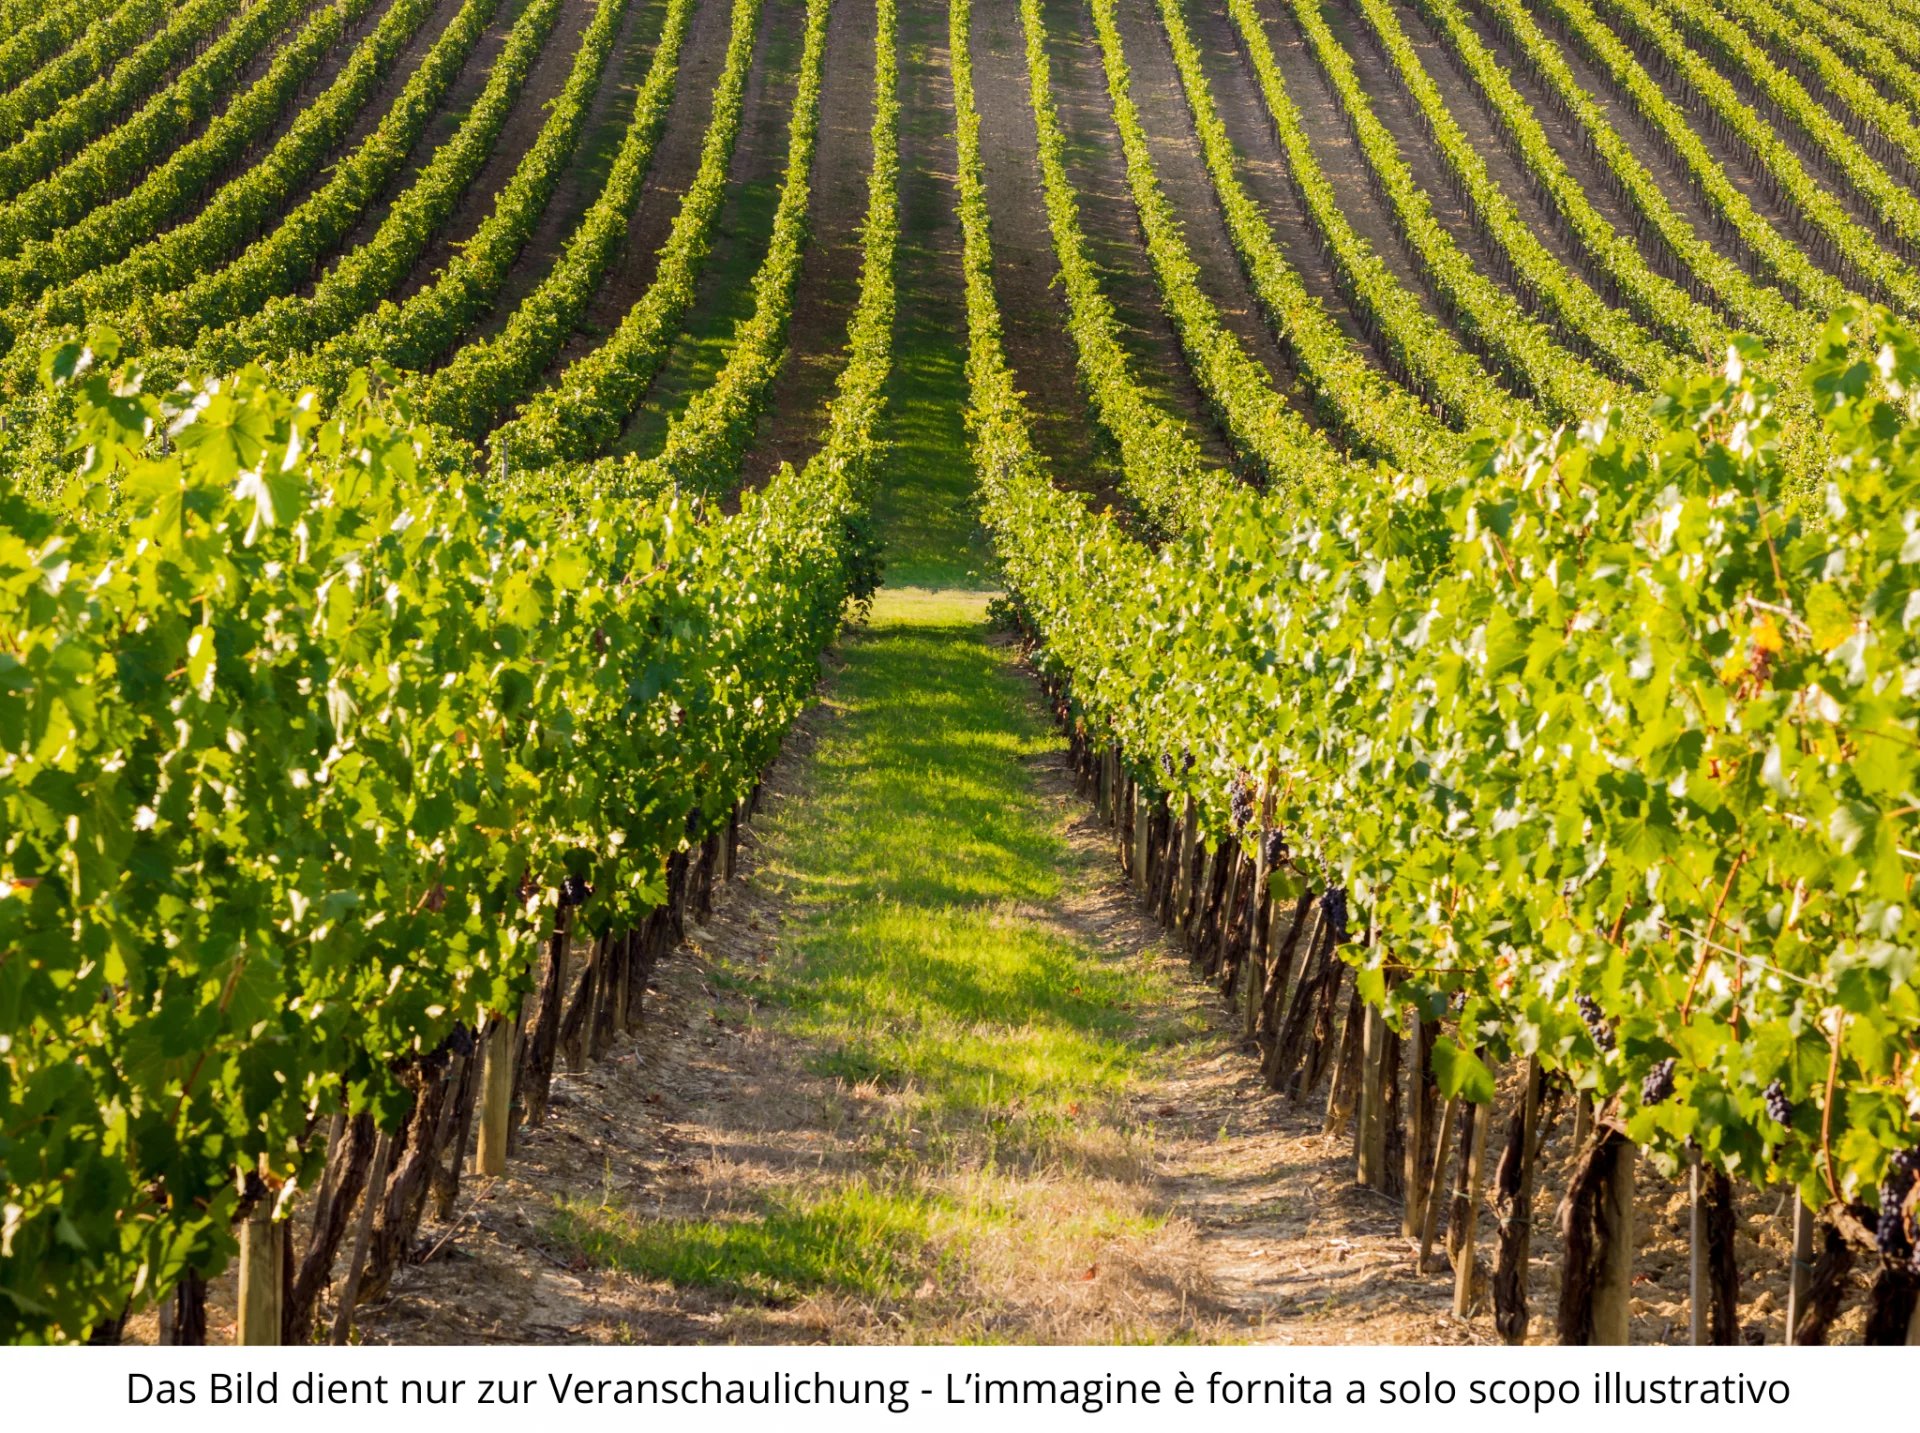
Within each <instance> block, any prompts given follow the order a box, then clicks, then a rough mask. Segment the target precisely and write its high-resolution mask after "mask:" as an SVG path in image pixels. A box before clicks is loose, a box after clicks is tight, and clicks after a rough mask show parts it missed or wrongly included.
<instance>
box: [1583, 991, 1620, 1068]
mask: <svg viewBox="0 0 1920 1433" xmlns="http://www.w3.org/2000/svg"><path fill="white" fill-rule="evenodd" d="M1573 1003H1574V1004H1575V1005H1577V1006H1579V1007H1580V1018H1581V1020H1583V1021H1584V1022H1585V1023H1586V1027H1587V1034H1589V1035H1591V1036H1592V1037H1593V1043H1594V1045H1595V1047H1596V1048H1598V1049H1599V1050H1600V1051H1601V1052H1602V1053H1603V1054H1604V1053H1605V1052H1607V1051H1609V1050H1611V1049H1613V1047H1614V1038H1613V1027H1612V1026H1611V1025H1609V1024H1608V1023H1607V1017H1606V1016H1605V1015H1603V1014H1601V1012H1600V1002H1599V1001H1597V1000H1595V999H1594V998H1593V997H1592V996H1591V995H1576V996H1574V998H1573Z"/></svg>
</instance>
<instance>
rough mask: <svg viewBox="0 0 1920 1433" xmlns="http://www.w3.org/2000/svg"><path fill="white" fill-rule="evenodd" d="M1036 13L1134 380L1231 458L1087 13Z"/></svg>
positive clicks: (1069, 153) (1209, 446)
mask: <svg viewBox="0 0 1920 1433" xmlns="http://www.w3.org/2000/svg"><path fill="white" fill-rule="evenodd" d="M1040 13H1041V16H1042V18H1043V19H1044V21H1045V23H1046V28H1047V60H1048V76H1049V82H1050V83H1051V84H1052V86H1053V100H1054V105H1055V108H1056V109H1057V111H1058V113H1059V122H1060V129H1061V133H1062V134H1063V135H1064V136H1065V137H1066V146H1065V148H1066V171H1067V178H1068V181H1069V182H1070V183H1071V184H1072V186H1073V192H1074V196H1075V198H1076V200H1077V202H1078V205H1079V209H1080V227H1081V229H1082V230H1083V231H1084V232H1085V234H1086V236H1087V247H1088V251H1089V252H1090V253H1091V254H1092V256H1093V261H1094V263H1095V264H1096V265H1098V266H1099V269H1100V276H1101V288H1102V289H1103V290H1104V292H1105V293H1106V296H1107V300H1108V302H1109V303H1111V304H1112V305H1113V313H1114V317H1115V319H1116V320H1117V321H1118V324H1119V328H1120V339H1121V342H1122V344H1124V345H1125V347H1126V350H1127V354H1128V356H1129V358H1130V359H1131V367H1132V371H1133V377H1134V381H1135V382H1136V383H1138V384H1139V385H1140V387H1141V388H1142V389H1144V390H1145V391H1146V393H1147V394H1148V395H1149V396H1150V397H1151V398H1152V399H1153V400H1154V401H1155V402H1156V403H1157V404H1158V405H1159V406H1160V407H1161V408H1163V409H1165V410H1166V411H1168V412H1169V413H1172V414H1173V415H1175V416H1176V417H1178V418H1181V419H1183V420H1184V422H1185V427H1186V430H1187V432H1188V434H1189V435H1190V436H1191V437H1192V438H1193V439H1194V440H1195V441H1196V442H1197V443H1198V444H1199V445H1200V450H1201V452H1203V453H1204V454H1205V455H1206V457H1207V458H1208V460H1209V461H1210V462H1212V463H1213V464H1214V465H1215V466H1217V467H1228V466H1231V465H1232V463H1233V452H1232V449H1231V447H1230V446H1229V444H1228V442H1227V440H1226V438H1225V436H1224V435H1223V434H1222V432H1221V431H1220V429H1219V427H1218V425H1217V424H1216V422H1215V420H1214V415H1213V413H1212V411H1211V406H1210V405H1209V404H1208V402H1207V399H1206V395H1205V394H1203V393H1202V392H1201V391H1200V386H1199V385H1198V384H1197V383H1196V382H1195V381H1194V378H1193V374H1192V371H1191V370H1190V369H1189V368H1188V366H1187V362H1186V358H1185V356H1184V354H1183V353H1182V351H1181V348H1180V337H1179V335H1178V333H1176V332H1175V330H1174V327H1173V321H1172V319H1171V318H1170V317H1169V316H1168V314H1167V312H1166V308H1165V305H1164V304H1163V303H1162V301H1161V297H1160V282H1159V280H1158V279H1157V278H1156V277H1155V276H1154V272H1153V266H1152V263H1151V262H1150V261H1149V259H1148V258H1147V252H1146V248H1145V245H1144V243H1143V242H1142V239H1141V236H1140V226H1139V215H1138V212H1137V211H1136V210H1135V208H1134V204H1133V192H1132V190H1131V189H1130V188H1129V187H1128V184H1127V168H1126V158H1125V156H1124V155H1123V154H1122V153H1121V151H1120V136H1119V133H1118V132H1117V131H1116V130H1115V128H1114V124H1113V112H1112V106H1111V102H1110V101H1109V99H1108V95H1107V76H1106V69H1105V66H1104V65H1102V63H1101V59H1100V46H1099V42H1098V40H1097V39H1096V38H1095V36H1094V34H1093V17H1092V16H1091V15H1089V14H1088V13H1087V7H1086V5H1085V4H1084V3H1083V0H1048V3H1043V4H1042V5H1041V7H1040Z"/></svg>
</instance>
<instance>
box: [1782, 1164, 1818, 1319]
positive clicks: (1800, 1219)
mask: <svg viewBox="0 0 1920 1433" xmlns="http://www.w3.org/2000/svg"><path fill="white" fill-rule="evenodd" d="M1812 1273H1813V1211H1812V1210H1811V1209H1809V1208H1807V1206H1806V1202H1805V1201H1804V1200H1802V1199H1801V1198H1799V1196H1797V1195H1796V1196H1795V1197H1794V1201H1793V1265H1792V1268H1791V1270H1790V1272H1789V1275H1788V1282H1787V1336H1786V1339H1785V1340H1784V1341H1785V1342H1786V1343H1789V1344H1791V1343H1794V1342H1795V1341H1796V1339H1795V1330H1797V1329H1798V1328H1799V1327H1800V1318H1801V1316H1802V1315H1803V1314H1804V1313H1806V1310H1807V1280H1808V1278H1809V1277H1810V1276H1811V1275H1812Z"/></svg>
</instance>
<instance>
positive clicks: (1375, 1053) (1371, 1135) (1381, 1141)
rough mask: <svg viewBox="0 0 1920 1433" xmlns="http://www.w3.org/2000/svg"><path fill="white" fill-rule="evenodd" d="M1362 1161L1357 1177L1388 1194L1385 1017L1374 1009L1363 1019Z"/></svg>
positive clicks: (1360, 1128)
mask: <svg viewBox="0 0 1920 1433" xmlns="http://www.w3.org/2000/svg"><path fill="white" fill-rule="evenodd" d="M1360 1041H1361V1049H1360V1127H1359V1130H1358V1131H1357V1133H1358V1135H1359V1139H1358V1141H1357V1143H1358V1148H1359V1158H1358V1159H1357V1160H1356V1161H1355V1175H1356V1177H1357V1178H1358V1179H1359V1181H1360V1183H1361V1184H1362V1185H1364V1186H1365V1187H1366V1188H1368V1189H1377V1190H1379V1191H1380V1192H1381V1193H1382V1194H1384V1193H1386V1192H1387V1120H1386V1105H1385V1096H1386V1070H1385V1068H1384V1063H1385V1060H1386V1048H1387V1021H1386V1017H1385V1016H1384V1015H1382V1014H1381V1013H1380V1012H1379V1011H1378V1010H1376V1009H1375V1008H1374V1007H1373V1006H1372V1005H1368V1006H1366V1007H1365V1013H1364V1014H1363V1015H1362V1016H1361V1032H1360Z"/></svg>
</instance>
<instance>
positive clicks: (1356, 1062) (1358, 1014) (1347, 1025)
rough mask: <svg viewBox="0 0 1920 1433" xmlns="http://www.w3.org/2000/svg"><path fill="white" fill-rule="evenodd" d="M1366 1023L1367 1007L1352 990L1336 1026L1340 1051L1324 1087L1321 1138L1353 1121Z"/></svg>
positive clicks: (1358, 1090) (1358, 993)
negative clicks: (1342, 1019) (1339, 1024)
mask: <svg viewBox="0 0 1920 1433" xmlns="http://www.w3.org/2000/svg"><path fill="white" fill-rule="evenodd" d="M1366 1023H1367V1005H1366V1002H1365V1001H1364V1000H1362V999H1361V998H1360V992H1359V991H1358V990H1355V991H1354V992H1353V993H1352V994H1350V995H1349V996H1348V997H1347V1018H1346V1019H1345V1020H1344V1021H1343V1022H1342V1023H1341V1026H1340V1049H1339V1053H1338V1055H1337V1057H1336V1058H1335V1060H1334V1064H1333V1079H1332V1080H1331V1081H1329V1082H1328V1085H1327V1118H1326V1122H1325V1123H1324V1124H1323V1125H1322V1126H1321V1131H1322V1132H1323V1133H1325V1134H1334V1133H1337V1132H1338V1131H1340V1130H1343V1129H1345V1128H1346V1127H1347V1122H1348V1121H1349V1120H1351V1119H1352V1118H1353V1113H1354V1109H1353V1107H1354V1104H1355V1102H1356V1100H1357V1099H1358V1097H1359V1092H1360V1078H1361V1075H1360V1062H1361V1058H1362V1054H1363V1052H1362V1050H1361V1041H1362V1040H1363V1039H1364V1034H1363V1031H1364V1029H1365V1026H1366ZM1308 1088H1309V1089H1310V1088H1311V1086H1309V1087H1308ZM1303 1093H1304V1092H1303Z"/></svg>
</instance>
